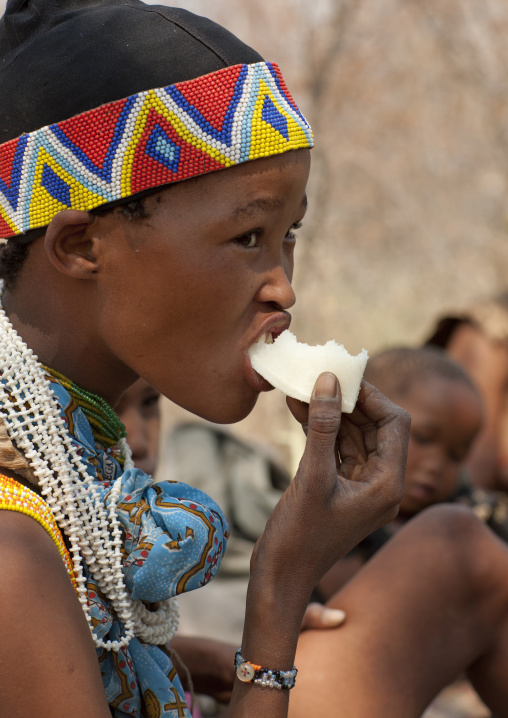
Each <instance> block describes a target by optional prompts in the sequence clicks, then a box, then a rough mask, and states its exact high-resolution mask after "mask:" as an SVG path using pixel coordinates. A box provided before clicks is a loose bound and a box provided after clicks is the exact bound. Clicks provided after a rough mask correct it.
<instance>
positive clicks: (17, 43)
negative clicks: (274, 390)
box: [0, 0, 408, 718]
mask: <svg viewBox="0 0 508 718" xmlns="http://www.w3.org/2000/svg"><path fill="white" fill-rule="evenodd" d="M0 52H1V55H2V62H1V63H0V95H1V97H2V103H0V104H1V109H0V139H1V141H2V143H3V144H2V145H1V146H0V225H1V230H0V233H1V234H3V236H4V237H6V238H8V241H7V243H6V245H5V247H4V248H3V251H2V256H1V258H0V261H1V265H2V273H3V277H4V287H3V293H2V304H3V309H2V311H0V332H1V334H2V341H1V342H0V347H1V348H0V371H1V374H2V378H1V382H0V405H1V408H0V411H1V427H0V429H1V441H2V446H1V449H2V452H1V457H2V458H1V460H0V466H1V473H2V477H1V479H0V486H1V494H0V502H1V503H0V507H1V509H2V510H1V511H0V540H1V542H2V549H3V550H2V554H1V559H0V562H1V566H0V572H1V576H2V579H1V580H0V609H1V616H2V641H1V642H0V661H1V663H2V676H1V679H0V691H1V694H0V695H1V699H0V702H1V705H2V711H3V713H4V714H5V715H8V716H13V717H14V716H16V717H19V718H27V716H31V715H33V713H34V712H36V713H37V715H38V716H40V717H41V718H44V717H45V716H48V718H49V716H51V718H59V717H60V716H61V717H62V718H63V717H64V716H65V717H67V716H68V715H72V716H73V717H74V718H80V717H81V716H83V718H84V717H85V716H87V718H88V716H94V718H103V717H104V718H105V717H106V716H109V715H111V714H112V715H114V716H116V717H117V718H119V717H122V716H145V717H150V718H151V717H152V716H161V717H162V716H166V717H169V716H171V717H174V716H188V715H189V713H188V709H187V707H186V706H185V703H184V697H183V691H182V689H181V685H180V683H179V680H178V677H177V676H176V672H175V670H174V668H173V666H172V663H171V658H170V656H168V655H166V652H165V651H164V645H165V644H166V643H167V641H168V640H169V639H170V638H171V636H172V635H173V633H174V629H175V623H176V615H175V613H176V612H175V606H174V604H173V602H172V600H171V599H172V597H173V596H174V595H175V594H177V593H179V592H181V591H184V590H189V589H192V588H197V587H198V586H199V585H202V584H203V583H206V582H207V581H208V580H209V579H210V578H211V577H212V576H213V574H214V572H215V571H216V568H217V566H218V563H219V561H220V555H221V553H222V551H223V549H224V546H225V543H226V540H227V535H228V528H227V524H226V522H225V520H224V518H223V516H222V514H221V512H220V509H219V507H218V506H216V505H215V504H213V502H212V501H211V500H210V499H208V497H206V496H205V495H203V494H201V493H200V492H197V491H195V490H193V489H191V488H189V487H185V486H183V485H181V484H169V483H168V484H165V485H164V486H160V485H158V486H156V487H152V486H151V481H150V479H149V477H147V476H146V475H145V474H144V473H143V472H142V471H140V470H136V469H134V467H133V465H132V460H131V455H130V451H129V448H128V446H127V444H126V443H125V440H124V438H123V428H122V426H121V425H120V424H119V422H118V420H117V417H116V416H115V414H114V412H113V411H112V410H111V409H110V406H111V405H114V404H116V402H117V401H118V399H119V398H120V396H121V395H122V393H123V392H124V391H125V389H126V388H127V387H128V386H129V385H131V384H132V383H133V382H134V381H135V380H136V378H137V377H138V376H142V377H144V378H145V379H146V380H147V381H148V382H149V383H150V384H151V385H152V386H154V387H155V388H156V389H157V390H158V391H160V392H162V393H163V394H164V395H166V396H167V397H169V398H170V399H171V400H173V401H175V402H177V403H178V404H181V405H182V406H184V407H185V408H187V409H189V410H190V411H193V412H195V413H196V414H199V415H200V416H203V417H205V418H207V419H210V420H212V421H214V422H232V421H237V420H239V419H241V418H243V417H244V416H246V415H247V414H248V413H249V412H250V411H251V410H252V408H253V407H254V404H255V402H256V399H257V397H258V395H259V393H260V392H261V391H264V390H268V389H269V388H270V387H269V385H268V384H267V383H266V382H265V381H264V380H263V379H262V378H261V377H260V376H259V375H257V374H256V373H255V372H254V371H253V369H252V367H251V365H250V361H249V358H248V353H247V352H248V349H249V347H250V346H251V344H252V343H253V342H255V341H257V340H258V339H259V338H260V337H262V336H265V335H267V334H272V335H273V334H277V333H279V332H281V331H282V330H284V329H285V328H287V326H288V325H289V322H290V315H289V309H290V308H291V307H292V305H293V303H294V300H295V297H294V293H293V290H292V288H291V276H292V270H293V246H294V241H295V236H294V232H295V228H296V227H297V226H298V225H299V223H300V222H301V221H302V219H303V216H304V214H305V209H306V195H305V186H306V182H307V176H308V172H309V162H310V158H309V149H310V147H311V146H312V135H311V133H310V128H309V127H308V125H307V123H306V121H305V120H304V118H303V117H302V116H301V114H300V113H299V111H298V108H297V107H296V105H295V104H294V101H293V100H292V98H291V96H290V95H289V93H288V91H287V89H286V87H285V85H284V82H283V80H282V77H281V75H280V72H279V70H278V68H277V67H276V66H274V65H272V64H270V63H265V62H264V61H263V60H262V59H261V58H260V57H259V56H258V55H257V54H256V53H255V52H254V51H253V50H251V49H250V48H248V47H246V46H245V45H243V44H242V43H241V42H240V41H238V40H237V39H236V38H234V37H233V36H231V35H230V34H229V33H228V32H227V31H225V30H224V29H223V28H220V27H218V26H217V25H215V24H213V23H211V22H209V21H208V20H205V19H203V18H197V17H195V16H193V15H190V14H189V13H186V12H184V11H177V10H170V9H168V8H162V7H157V6H145V5H144V4H143V3H141V2H138V0H127V1H125V0H122V1H121V2H120V1H119V0H103V2H97V0H90V1H89V2H86V1H85V0H59V1H58V2H55V3H48V2H46V0H9V3H8V6H7V10H6V14H5V16H4V18H3V20H2V22H1V24H0ZM293 408H294V410H295V411H296V412H298V415H299V418H300V420H301V421H302V422H304V423H305V424H306V426H307V432H308V439H307V447H306V451H305V454H304V457H303V459H302V464H301V467H300V470H299V472H298V475H297V476H296V478H295V480H294V482H293V483H292V485H291V487H290V489H289V490H288V492H287V493H286V494H285V495H284V497H283V499H282V500H281V502H280V504H279V505H278V506H277V508H276V510H275V512H274V514H273V516H272V518H271V520H270V521H269V523H268V526H267V528H266V531H265V532H264V534H263V536H262V537H261V538H260V540H259V542H258V544H257V546H256V550H255V553H254V556H253V559H252V577H251V581H250V586H249V593H248V599H247V606H246V621H245V634H244V640H243V642H242V646H241V651H240V652H239V654H238V657H237V676H238V680H237V681H236V685H235V688H234V692H233V699H232V706H231V715H232V716H259V715H263V716H282V715H285V714H286V711H287V701H288V693H289V691H288V690H286V689H288V688H290V687H291V686H292V685H293V683H294V678H295V671H294V669H293V661H294V655H295V650H296V643H297V637H298V633H299V628H300V624H301V620H302V616H303V613H304V610H305V607H306V605H307V602H308V599H309V596H310V593H311V591H312V589H313V587H314V585H315V584H316V582H317V581H318V580H319V578H320V577H321V576H322V575H323V573H325V572H326V570H327V569H328V568H329V567H330V566H331V565H332V564H333V563H334V562H335V561H337V560H338V559H339V558H340V557H341V556H342V555H344V553H346V552H347V551H348V550H349V549H350V548H351V547H352V546H354V545H355V544H356V543H357V542H358V541H359V540H360V539H361V538H362V537H363V536H365V535H366V534H367V533H368V532H370V531H372V530H373V529H374V528H376V527H377V526H379V525H381V524H382V523H383V522H386V521H387V520H389V519H391V518H393V516H394V513H395V511H396V507H397V504H398V501H399V500H400V497H401V492H402V477H403V467H404V460H405V446H406V442H407V431H408V420H407V416H406V415H405V413H404V412H403V411H401V410H399V409H398V408H397V407H395V406H394V405H392V404H391V403H390V402H389V401H388V400H386V399H385V398H384V397H383V396H381V395H380V394H379V393H377V392H376V391H375V390H373V389H372V388H371V387H368V386H364V387H363V389H362V391H361V394H360V398H359V404H358V408H357V409H356V411H355V412H354V413H353V414H352V415H351V416H350V417H348V418H347V419H345V420H342V421H341V417H340V389H339V386H338V383H337V380H336V378H335V377H334V376H333V375H331V374H324V375H322V376H321V377H319V379H318V381H317V383H316V387H315V391H314V395H313V398H312V400H311V403H310V407H309V409H308V411H307V408H302V407H301V406H299V405H298V404H297V403H296V404H294V406H293ZM339 454H340V462H341V463H339V469H340V470H339V474H337V465H338V462H339V458H338V457H339ZM34 519H35V520H34ZM62 536H63V537H64V538H62ZM62 558H63V559H64V560H62ZM94 644H95V645H94ZM260 684H261V685H260Z"/></svg>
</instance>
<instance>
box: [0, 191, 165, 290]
mask: <svg viewBox="0 0 508 718" xmlns="http://www.w3.org/2000/svg"><path fill="white" fill-rule="evenodd" d="M160 189H161V188H160V187H157V188H156V189H154V190H152V194H155V193H157V192H160ZM145 199H146V197H137V198H134V199H133V198H132V197H128V198H127V199H124V200H121V201H120V202H113V203H111V204H103V205H101V206H100V207H96V208H95V209H92V210H90V212H91V214H96V215H97V216H99V217H104V216H105V215H107V214H110V213H111V212H114V211H115V209H119V210H120V213H121V214H122V215H123V216H124V217H125V218H126V219H127V220H128V221H129V222H134V220H136V219H146V218H147V217H148V216H149V212H148V210H147V209H146V205H145ZM45 231H46V228H45V227H41V228H39V229H31V230H30V231H29V232H26V233H25V234H24V235H21V237H11V238H10V239H8V240H6V241H5V242H4V243H3V244H2V245H0V279H3V281H4V283H5V286H6V287H8V288H12V287H13V286H14V284H15V283H16V279H17V278H18V277H19V274H20V272H21V269H22V268H23V265H24V263H25V261H26V258H27V257H28V254H29V252H30V246H31V244H32V242H33V241H34V240H36V239H38V238H39V237H42V236H43V235H44V233H45ZM20 240H21V241H20Z"/></svg>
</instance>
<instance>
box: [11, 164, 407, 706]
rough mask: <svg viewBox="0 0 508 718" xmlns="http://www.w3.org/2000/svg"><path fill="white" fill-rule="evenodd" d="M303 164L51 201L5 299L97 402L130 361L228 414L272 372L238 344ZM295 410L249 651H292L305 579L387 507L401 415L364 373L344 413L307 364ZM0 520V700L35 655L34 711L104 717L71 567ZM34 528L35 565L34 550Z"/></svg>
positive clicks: (286, 291) (283, 318)
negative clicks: (301, 425)
mask: <svg viewBox="0 0 508 718" xmlns="http://www.w3.org/2000/svg"><path fill="white" fill-rule="evenodd" d="M308 170H309V153H308V152H307V151H298V152H289V153H287V154H286V155H281V156H279V157H271V158H267V159H263V160H257V161H255V162H249V163H246V164H243V165H240V166H238V167H235V168H232V169H230V170H227V171H224V172H218V173H214V174H210V175H207V176H203V177H200V178H198V179H196V180H189V181H188V182H182V183H181V184H178V185H175V186H174V187H170V188H168V189H166V190H164V191H162V192H161V193H160V195H158V196H154V197H151V198H150V200H149V202H148V212H149V217H148V219H147V220H142V221H141V223H140V224H137V223H130V222H128V220H127V219H126V218H125V217H123V216H122V215H121V214H120V213H119V212H113V213H112V214H108V215H106V216H104V217H98V216H94V215H89V214H88V213H85V212H79V211H75V210H66V211H64V212H61V213H60V214H58V215H56V216H55V218H54V219H53V220H52V222H51V224H50V225H49V227H48V230H47V232H46V235H45V238H43V239H40V240H36V242H35V243H34V245H33V247H32V248H31V251H30V254H29V257H28V259H27V262H26V264H25V265H24V267H23V270H22V272H21V275H20V276H19V278H18V280H17V282H16V284H15V286H14V287H13V288H12V289H11V290H10V291H9V292H7V293H6V296H5V307H6V310H7V313H8V314H9V316H10V318H11V321H12V322H13V324H14V325H15V327H16V329H17V330H18V331H19V333H20V334H21V335H22V337H23V338H24V339H25V341H26V342H27V343H28V345H29V346H31V347H32V348H33V349H34V351H35V352H36V354H37V355H38V356H39V357H40V359H41V360H43V361H44V362H47V363H49V364H50V365H51V366H53V367H54V368H55V369H57V370H59V371H62V372H63V373H65V374H66V375H67V376H70V377H71V378H72V379H73V380H74V381H76V382H77V383H78V384H81V385H82V386H84V387H85V388H87V389H89V390H92V391H95V392H97V393H99V394H101V395H102V396H104V397H105V398H106V399H107V400H108V401H109V402H110V403H111V404H115V403H116V402H117V400H118V399H119V397H120V395H121V394H122V393H123V391H124V390H125V389H126V388H127V387H128V386H129V385H130V384H131V383H133V381H134V380H135V379H136V378H137V377H138V376H139V375H141V376H143V377H144V378H145V379H146V380H147V381H148V382H149V383H150V384H151V385H152V386H154V387H155V388H156V389H157V390H159V391H160V392H161V393H163V394H165V395H166V396H168V397H169V398H170V399H172V400H173V401H176V402H177V403H179V404H181V405H182V406H184V407H185V408H187V409H189V410H191V411H194V412H195V413H197V414H199V415H200V416H204V417H206V418H209V419H211V420H213V421H216V422H227V421H236V420H238V419H241V418H242V417H244V416H246V415H247V414H248V413H249V411H251V409H252V408H253V406H254V404H255V402H256V399H257V397H258V395H259V392H260V391H261V390H264V389H268V388H269V386H268V385H266V383H264V380H261V378H260V377H258V376H256V375H255V374H254V373H253V372H252V370H251V368H250V365H249V362H248V360H247V359H246V356H247V350H248V348H249V346H250V345H251V344H252V343H253V342H254V341H255V340H256V339H257V338H258V337H259V336H260V335H261V334H263V333H265V332H267V331H271V332H278V331H282V330H283V329H284V328H286V327H287V325H288V323H289V319H290V318H289V315H288V309H289V308H290V307H291V306H292V305H293V303H294V300H295V297H294V293H293V289H292V287H291V277H292V269H293V259H292V256H293V246H294V234H293V228H294V226H295V225H296V224H297V223H298V222H299V221H300V220H301V219H302V217H303V215H304V213H305V207H306V199H305V185H306V181H307V175H308ZM34 296H37V302H34V301H33V297H34ZM293 410H294V411H295V412H296V413H297V414H298V417H299V418H300V420H305V421H307V411H308V422H307V423H308V439H307V446H306V450H305V454H304V456H303V459H302V463H301V466H300V469H299V471H298V475H297V477H296V479H295V481H294V482H293V483H292V485H291V487H290V489H289V490H288V491H287V492H286V494H285V495H284V497H283V499H282V500H281V502H280V503H279V505H278V506H277V508H276V510H275V511H274V514H273V516H272V517H271V519H270V520H269V522H268V525H267V527H266V530H265V532H264V534H263V536H262V537H261V538H260V540H259V542H258V544H257V547H256V551H255V556H254V559H253V562H252V575H251V580H250V584H249V592H248V599H247V606H246V621H245V635H244V641H243V644H242V650H243V651H244V655H245V656H247V657H248V658H249V660H251V661H253V662H255V663H258V664H261V665H266V666H269V667H273V668H279V669H288V668H291V667H292V665H293V663H294V655H295V650H296V643H297V639H298V635H299V630H300V625H301V621H302V617H303V614H304V611H305V608H306V606H307V603H308V599H309V596H310V593H311V591H312V589H313V587H314V585H315V583H316V582H317V581H318V580H319V578H320V577H321V576H322V575H323V573H325V571H326V570H328V568H329V567H330V566H331V565H332V564H333V563H334V562H335V561H337V560H338V559H339V558H340V557H341V556H343V555H344V554H345V553H346V552H347V551H348V550H349V549H350V548H351V547H352V546H353V545H354V544H355V543H356V542H357V541H358V540H360V539H361V538H362V537H363V536H364V535H365V534H366V533H368V532H369V531H372V530H373V529H374V528H375V527H376V526H379V525H380V524H381V523H383V522H385V521H388V520H390V519H391V518H393V517H394V515H395V513H396V511H397V505H398V503H399V501H400V498H401V496H402V481H403V473H404V463H405V453H406V448H405V447H406V444H407V434H408V428H409V419H408V416H407V414H406V413H405V412H404V411H403V410H401V409H399V408H398V407H396V406H395V405H393V404H392V403H391V402H389V401H388V400H387V399H385V398H384V397H383V396H382V395H381V394H379V392H377V391H376V390H374V389H373V388H371V387H369V386H368V385H365V386H364V387H363V389H362V391H361V394H360V404H359V409H358V410H357V411H356V412H355V413H353V414H352V415H351V416H350V417H348V418H347V420H345V421H343V422H341V415H340V391H339V387H338V383H337V380H336V378H335V377H334V376H333V375H330V374H324V375H322V376H321V377H320V378H319V379H318V382H317V384H316V391H315V394H314V396H313V398H312V400H311V403H310V408H309V409H308V410H307V408H305V407H303V408H302V407H301V406H299V407H295V406H293ZM338 450H339V451H340V454H341V456H342V458H343V460H344V461H343V464H342V465H341V474H340V475H339V476H338V475H337V451H338ZM2 513H4V512H2ZM1 519H2V526H3V528H2V529H1V530H2V538H6V537H7V536H8V535H9V534H10V533H11V534H14V535H15V537H16V542H15V546H19V547H20V548H18V549H15V547H13V551H14V559H13V558H12V554H10V553H9V552H7V555H6V553H4V552H3V554H2V557H0V572H1V574H2V575H3V576H9V577H10V579H9V581H5V582H4V583H6V584H7V586H6V587H4V588H3V589H2V594H1V596H0V612H1V615H2V616H3V617H6V618H7V620H4V622H3V626H2V642H1V643H0V662H1V663H2V665H3V666H4V665H6V663H9V664H10V666H9V674H8V677H9V679H8V680H6V681H4V680H3V679H2V686H1V691H2V707H3V709H4V710H5V711H6V713H7V714H8V715H10V716H11V715H12V716H15V717H16V718H28V716H32V714H33V701H34V693H33V692H32V691H31V690H26V665H25V661H27V660H29V659H30V660H31V661H32V662H33V661H34V660H36V658H35V657H38V656H42V657H43V658H44V659H45V660H40V661H37V667H36V669H34V671H35V678H36V686H37V688H38V690H39V693H38V694H37V706H38V708H37V710H38V716H39V718H50V716H51V718H68V711H69V705H70V704H72V706H73V716H74V718H89V716H90V715H93V716H94V718H109V715H110V713H109V708H108V706H107V703H106V699H105V696H104V690H103V687H102V683H101V678H100V674H99V670H98V666H97V659H96V656H95V651H94V648H93V643H92V641H91V639H90V636H89V635H88V634H87V631H88V629H87V627H86V623H85V620H84V618H83V616H82V615H81V613H80V611H81V608H80V606H79V604H78V602H77V599H76V597H75V595H74V594H73V591H72V588H71V587H70V584H69V582H68V580H67V584H66V585H67V589H66V590H64V587H63V584H64V583H65V581H64V578H66V577H65V572H64V570H63V567H62V564H61V559H60V557H59V554H58V552H57V551H56V548H55V549H52V547H51V545H50V544H48V539H47V538H43V537H46V534H45V532H44V529H42V527H40V526H38V525H37V524H35V522H30V521H29V520H28V519H27V518H26V517H25V516H22V515H17V514H15V515H9V516H8V517H4V516H3V515H2V517H1ZM27 524H28V525H27ZM43 540H45V541H46V544H47V553H48V556H45V557H44V573H45V577H46V578H45V579H44V580H43V579H42V577H41V576H40V569H39V571H37V564H38V560H37V557H36V553H35V552H33V551H31V550H30V547H31V546H33V545H34V543H36V542H37V541H40V542H42V541H43ZM12 543H14V542H13V541H12V540H11V545H12ZM21 547H22V548H21ZM38 579H40V580H41V581H42V583H40V582H39V580H38ZM60 589H62V590H60ZM20 596H30V606H29V607H28V606H25V609H28V608H29V611H28V612H29V613H30V615H31V616H32V617H33V620H30V621H23V620H21V616H22V615H23V614H24V611H23V612H22V611H21V610H19V608H18V607H19V606H20V605H23V601H28V598H26V599H20V600H19V601H17V600H14V601H13V598H14V599H16V597H20ZM13 603H14V604H16V605H14V606H13ZM53 616H54V617H55V620H54V621H53V620H48V618H49V619H51V618H52V617H53ZM57 616H63V617H64V618H65V617H68V620H67V618H66V620H64V621H58V620H56V617H57ZM35 621H37V627H36V630H35V626H34V623H35ZM48 647H50V648H48ZM13 652H14V654H15V655H14V656H13ZM55 653H58V655H59V660H60V662H61V663H60V667H61V668H62V670H61V671H60V672H59V671H56V670H55V668H54V663H53V662H52V660H50V659H51V658H52V656H53V655H54V654H55ZM4 675H5V674H4ZM21 686H23V687H24V688H23V691H24V693H23V691H22V688H21ZM69 686H70V694H69ZM22 693H23V695H22ZM287 705H288V694H287V692H286V691H261V690H259V687H258V686H254V685H247V684H240V683H239V681H236V683H235V687H234V690H233V697H232V702H231V708H230V716H232V718H237V717H238V716H250V717H252V716H258V715H263V716H266V718H279V717H280V716H285V715H286V712H287Z"/></svg>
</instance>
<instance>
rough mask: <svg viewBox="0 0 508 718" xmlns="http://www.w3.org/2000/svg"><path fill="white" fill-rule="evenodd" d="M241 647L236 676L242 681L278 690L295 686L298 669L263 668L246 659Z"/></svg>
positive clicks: (237, 657)
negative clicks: (278, 669)
mask: <svg viewBox="0 0 508 718" xmlns="http://www.w3.org/2000/svg"><path fill="white" fill-rule="evenodd" d="M241 650H242V649H241V648H239V649H238V650H237V652H236V654H235V672H236V677H237V678H238V679H239V680H240V681H242V683H257V684H258V685H260V686H265V687H266V688H277V689H278V690H281V689H282V690H287V691H289V690H291V688H294V685H295V680H296V674H297V673H298V670H297V669H296V666H293V669H292V670H291V671H277V670H275V669H272V668H261V666H257V665H256V664H255V663H251V662H250V661H246V660H245V658H243V656H242V654H241Z"/></svg>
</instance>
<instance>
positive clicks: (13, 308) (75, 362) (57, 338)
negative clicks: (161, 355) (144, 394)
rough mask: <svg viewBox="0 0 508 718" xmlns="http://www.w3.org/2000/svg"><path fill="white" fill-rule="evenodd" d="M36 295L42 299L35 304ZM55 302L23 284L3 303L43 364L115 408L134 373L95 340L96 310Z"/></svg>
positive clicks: (22, 335)
mask: <svg viewBox="0 0 508 718" xmlns="http://www.w3.org/2000/svg"><path fill="white" fill-rule="evenodd" d="M34 296H38V301H37V302H34ZM61 296H68V295H65V294H60V297H61ZM69 299H70V297H69ZM52 300H53V295H52V294H51V293H50V292H42V296H41V295H40V294H39V293H38V292H37V288H34V287H32V289H31V291H30V292H27V291H24V288H23V286H22V285H21V284H20V286H19V287H18V286H16V288H15V289H13V290H10V291H9V290H5V292H4V296H3V301H2V303H3V306H4V309H5V312H6V314H7V316H8V317H9V319H10V321H11V323H12V325H13V327H14V329H15V330H16V332H17V333H18V334H19V335H20V336H21V338H22V339H23V341H24V342H25V343H26V344H27V345H28V347H30V349H32V351H33V352H34V353H35V354H36V356H37V357H38V359H39V361H40V362H41V363H43V364H46V365H48V366H50V367H51V368H53V369H56V371H58V372H61V373H62V374H64V375H65V376H66V377H68V378H69V379H71V380H72V381H74V382H75V383H76V384H78V385H79V386H81V387H82V388H83V389H86V390H87V391H91V392H93V393H94V394H98V395H99V396H100V397H102V398H103V399H105V400H106V401H107V402H108V403H109V404H110V405H111V406H115V404H116V403H117V402H118V400H119V399H120V397H121V395H122V394H123V393H124V391H126V389H128V387H129V386H130V385H131V384H133V383H134V382H135V381H136V379H137V376H136V374H135V373H134V372H133V371H132V370H131V369H129V368H128V367H126V366H125V365H124V364H122V363H121V362H120V361H118V360H117V359H116V357H114V356H112V355H111V353H110V352H109V351H108V349H107V347H105V346H104V344H103V342H102V341H100V339H99V338H98V337H97V335H96V333H95V331H94V324H95V321H94V319H95V315H94V313H93V310H91V309H88V308H87V307H86V304H85V305H84V306H85V308H86V312H85V311H83V304H82V303H81V305H80V306H78V304H77V303H76V302H75V303H74V305H73V303H72V302H71V301H69V302H68V303H67V304H66V307H65V310H64V311H62V307H61V300H59V301H54V300H53V301H52ZM88 313H89V314H90V316H88ZM80 318H81V319H82V321H80Z"/></svg>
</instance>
